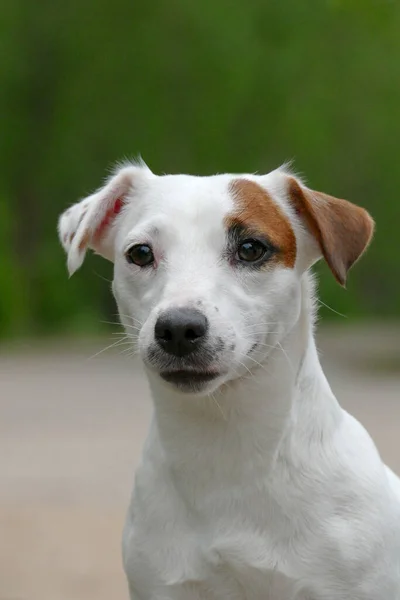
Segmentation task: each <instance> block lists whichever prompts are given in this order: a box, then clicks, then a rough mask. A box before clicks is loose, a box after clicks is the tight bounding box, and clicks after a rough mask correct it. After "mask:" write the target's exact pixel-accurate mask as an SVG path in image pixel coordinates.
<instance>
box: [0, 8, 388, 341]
mask: <svg viewBox="0 0 400 600" xmlns="http://www.w3.org/2000/svg"><path fill="white" fill-rule="evenodd" d="M0 27H1V30H0V61H1V68H0V90H1V92H0V114H1V115H2V127H1V137H0V152H1V160H0V164H1V168H2V177H1V179H0V257H1V258H0V337H3V338H4V337H9V336H12V335H19V336H21V335H23V336H26V335H31V334H49V333H67V332H68V333H78V332H79V333H83V334H85V333H88V332H90V331H91V330H92V331H93V330H97V329H98V328H101V327H104V325H102V324H101V322H100V321H101V320H104V317H105V315H107V314H108V313H113V312H115V307H114V305H113V301H112V299H111V294H110V290H109V285H108V284H105V282H104V281H103V278H105V279H111V277H112V268H111V265H109V264H106V263H105V262H103V261H102V259H99V258H97V257H96V258H90V260H89V261H87V263H86V265H85V266H84V268H83V270H82V271H80V272H79V273H78V274H77V275H76V276H75V277H74V278H73V279H72V280H71V281H68V277H67V273H66V269H65V257H64V256H63V253H62V250H61V248H60V246H59V244H58V240H57V237H56V222H57V217H58V215H59V213H60V212H61V211H62V210H63V209H65V208H66V207H67V206H68V205H69V204H71V203H72V202H74V201H76V200H77V199H79V198H80V197H83V196H84V195H86V194H87V193H89V192H90V191H92V190H93V189H94V188H96V187H97V186H98V185H99V184H100V182H101V180H102V178H103V177H104V175H105V174H106V173H107V170H108V169H109V168H110V167H111V166H112V165H113V163H114V162H115V161H117V160H119V159H121V158H124V157H134V156H136V155H137V154H138V153H140V154H142V156H143V158H144V159H145V161H146V162H147V163H148V164H149V166H150V167H151V169H152V170H153V171H155V172H158V173H160V172H190V173H198V174H209V173H215V172H222V171H233V172H235V171H236V172H243V171H255V170H259V171H263V172H268V171H269V170H271V169H273V168H274V167H276V166H277V165H279V164H280V163H282V162H283V161H285V160H288V159H294V160H295V167H296V168H297V169H298V170H299V171H300V172H301V173H302V174H305V176H306V178H307V180H308V182H309V185H310V186H312V187H314V189H320V190H323V191H326V192H329V193H331V194H333V195H336V196H339V197H343V198H346V199H349V200H351V201H353V202H355V203H358V204H361V205H363V206H365V207H366V208H367V209H368V210H369V211H370V212H371V213H372V215H373V216H374V218H375V219H376V222H377V231H376V237H375V240H374V242H373V245H372V246H371V248H370V250H369V252H368V254H367V255H366V257H364V259H363V260H362V261H361V262H360V263H359V264H358V265H357V267H356V268H355V269H354V271H353V272H352V274H351V277H350V279H349V284H348V289H347V291H344V290H342V289H340V288H339V287H338V286H337V285H336V284H335V282H334V280H333V278H332V277H331V276H330V274H329V272H328V270H327V269H326V268H325V267H324V266H321V267H320V268H319V271H320V280H321V298H322V300H323V301H324V302H326V303H327V304H329V305H330V306H332V307H333V308H334V309H335V310H336V311H339V312H340V313H345V314H346V315H348V316H352V317H353V318H355V317H360V318H367V317H368V318H377V317H379V318H389V317H396V316H399V313H400V267H399V257H398V252H397V250H396V249H397V248H398V239H399V234H398V226H399V217H400V202H399V198H398V190H399V185H398V174H397V173H398V160H399V150H398V143H399V139H400V2H394V1H393V2H390V1H385V0H378V1H376V2H372V1H369V0H362V1H359V2H353V1H351V0H347V1H333V0H331V1H327V0H325V1H323V0H314V1H312V0H311V1H309V2H299V0H275V1H266V0H251V1H247V2H239V1H238V2H228V1H227V0H201V2H200V1H193V0H191V1H188V0H168V2H167V1H165V0H156V1H153V2H148V3H137V2H132V1H128V0H114V1H113V2H109V1H106V0H97V1H96V2H94V1H93V0H87V1H85V2H82V1H81V0H79V1H78V0H69V1H68V2H60V1H55V0H42V1H41V2H40V4H37V3H35V2H33V0H5V1H4V2H3V4H2V18H1V24H0ZM323 310H325V311H326V312H325V313H324V317H325V318H326V319H334V318H337V317H336V315H335V313H333V312H332V311H328V310H327V309H323Z"/></svg>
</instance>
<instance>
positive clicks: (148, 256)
mask: <svg viewBox="0 0 400 600" xmlns="http://www.w3.org/2000/svg"><path fill="white" fill-rule="evenodd" d="M126 259H127V261H128V262H129V263H133V264H135V265H138V266H139V267H147V266H148V265H151V263H153V262H154V254H153V250H152V249H151V248H150V246H148V245H147V244H136V245H135V246H132V248H129V250H128V252H127V253H126Z"/></svg>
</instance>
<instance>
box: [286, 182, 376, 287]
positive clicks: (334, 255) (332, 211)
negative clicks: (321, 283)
mask: <svg viewBox="0 0 400 600" xmlns="http://www.w3.org/2000/svg"><path fill="white" fill-rule="evenodd" d="M289 198H290V200H291V202H292V205H293V207H294V209H295V211H296V213H297V214H298V215H299V216H300V217H301V218H302V220H303V221H304V223H305V225H306V227H307V228H308V230H309V231H310V233H311V234H312V235H313V236H314V237H315V239H316V240H317V242H318V244H319V246H320V248H321V252H322V255H323V257H324V258H325V260H326V262H327V263H328V265H329V268H330V269H331V271H332V273H333V274H334V276H335V278H336V280H337V281H338V282H339V283H340V284H341V285H343V286H344V285H345V283H346V276H347V272H348V270H349V269H350V267H351V266H352V265H353V264H354V263H355V262H356V261H357V260H358V259H359V258H360V256H361V255H362V254H363V252H364V251H365V250H366V248H367V247H368V244H369V243H370V241H371V238H372V234H373V232H374V221H373V219H372V218H371V217H370V215H369V214H368V213H367V211H366V210H364V209H363V208H361V207H359V206H356V205H355V204H352V203H351V202H348V201H347V200H341V199H339V198H334V197H333V196H329V195H328V194H323V193H322V192H314V191H313V190H309V189H307V188H304V187H302V186H301V185H300V184H299V183H298V182H297V181H296V179H294V178H293V177H289Z"/></svg>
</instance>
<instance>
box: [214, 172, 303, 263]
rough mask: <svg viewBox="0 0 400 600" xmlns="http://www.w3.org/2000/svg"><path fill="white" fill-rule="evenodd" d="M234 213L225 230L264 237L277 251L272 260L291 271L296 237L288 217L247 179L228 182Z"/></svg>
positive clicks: (294, 255)
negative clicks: (241, 228)
mask: <svg viewBox="0 0 400 600" xmlns="http://www.w3.org/2000/svg"><path fill="white" fill-rule="evenodd" d="M229 187H230V192H231V193H232V195H233V197H234V199H235V204H236V206H237V210H236V211H235V212H234V213H232V214H231V215H229V216H228V217H227V219H226V224H227V226H228V228H229V229H230V228H231V227H235V226H240V227H243V228H244V229H248V230H250V231H256V232H258V233H260V234H261V235H263V236H265V238H266V239H268V240H269V241H270V242H271V244H273V245H274V247H275V248H277V249H278V252H277V253H276V255H275V257H274V261H278V262H280V263H282V264H283V265H284V266H285V267H288V268H293V267H294V264H295V261H296V236H295V234H294V231H293V229H292V226H291V224H290V221H289V219H288V217H287V216H286V215H285V214H284V213H283V211H282V210H281V209H280V208H279V206H278V205H277V204H276V202H274V200H273V199H272V198H271V196H270V195H269V194H268V192H267V191H266V190H264V189H263V188H262V187H261V186H259V185H258V184H257V183H255V182H254V181H250V180H249V179H235V180H233V181H232V182H231V183H230V186H229Z"/></svg>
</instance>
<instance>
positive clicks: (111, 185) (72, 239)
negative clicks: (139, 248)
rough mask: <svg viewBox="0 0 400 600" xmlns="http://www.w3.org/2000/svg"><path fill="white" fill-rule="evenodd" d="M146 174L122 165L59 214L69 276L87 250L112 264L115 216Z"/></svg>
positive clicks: (137, 168)
mask: <svg viewBox="0 0 400 600" xmlns="http://www.w3.org/2000/svg"><path fill="white" fill-rule="evenodd" d="M149 174H150V175H151V171H150V170H149V169H148V168H147V167H146V166H145V165H143V166H141V165H134V164H131V165H127V166H124V167H122V168H120V169H119V170H118V171H117V172H116V174H115V175H114V176H112V177H111V178H110V179H109V180H108V181H107V182H106V184H105V185H104V187H102V188H101V189H99V190H98V191H97V192H95V193H94V194H92V195H91V196H88V197H87V198H84V199H83V200H82V201H81V202H78V203H77V204H74V205H73V206H71V208H69V209H68V210H66V211H65V212H64V213H63V214H62V215H61V217H60V219H59V222H58V234H59V237H60V241H61V244H62V246H63V248H64V250H65V251H66V252H67V255H68V259H67V264H68V271H69V273H70V275H72V274H73V273H75V271H76V270H77V269H79V267H80V266H81V265H82V263H83V261H84V258H85V254H86V251H87V249H88V248H91V249H92V250H94V251H95V252H96V253H97V254H101V255H102V256H104V257H105V258H107V259H108V260H111V261H113V259H114V239H115V232H116V223H117V215H118V214H119V213H120V212H121V210H122V209H123V207H124V205H125V204H127V203H128V202H129V200H130V198H131V195H132V192H133V191H134V189H135V187H137V186H138V185H139V184H140V181H141V180H143V177H144V176H146V175H149Z"/></svg>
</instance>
